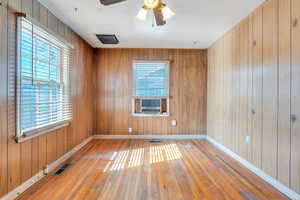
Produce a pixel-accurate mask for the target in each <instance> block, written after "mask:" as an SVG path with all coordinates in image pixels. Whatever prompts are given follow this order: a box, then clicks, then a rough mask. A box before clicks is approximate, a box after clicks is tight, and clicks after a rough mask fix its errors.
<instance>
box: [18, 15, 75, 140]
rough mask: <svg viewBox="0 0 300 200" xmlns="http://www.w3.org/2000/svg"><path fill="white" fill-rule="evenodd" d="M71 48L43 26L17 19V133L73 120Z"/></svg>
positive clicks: (25, 132) (26, 132)
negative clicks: (70, 80) (70, 78)
mask: <svg viewBox="0 0 300 200" xmlns="http://www.w3.org/2000/svg"><path fill="white" fill-rule="evenodd" d="M71 52H72V48H71V46H70V45H68V44H67V43H66V42H64V41H63V40H61V39H58V38H57V37H56V36H54V34H51V33H49V32H48V31H47V30H46V29H44V28H42V27H40V26H38V25H36V24H34V23H33V22H31V21H30V20H28V19H25V18H23V17H20V18H18V67H17V121H18V123H17V124H18V127H17V136H26V135H30V134H34V133H36V132H39V131H42V130H44V129H49V128H53V127H55V126H59V125H62V124H66V123H68V121H70V120H71V119H72V104H71V99H70V85H69V71H70V60H71Z"/></svg>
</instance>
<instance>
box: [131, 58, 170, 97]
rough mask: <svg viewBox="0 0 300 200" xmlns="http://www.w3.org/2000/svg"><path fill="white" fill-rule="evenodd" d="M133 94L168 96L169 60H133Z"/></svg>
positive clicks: (137, 95) (140, 95)
mask: <svg viewBox="0 0 300 200" xmlns="http://www.w3.org/2000/svg"><path fill="white" fill-rule="evenodd" d="M133 93H134V96H136V97H167V96H169V62H151V61H149V62H147V61H142V62H135V63H134V91H133Z"/></svg>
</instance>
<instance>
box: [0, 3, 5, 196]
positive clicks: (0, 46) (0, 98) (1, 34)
mask: <svg viewBox="0 0 300 200" xmlns="http://www.w3.org/2000/svg"><path fill="white" fill-rule="evenodd" d="M6 5H7V1H2V6H0V71H1V73H0V196H1V195H3V194H5V193H6V192H7V76H6V74H7V29H6V27H7V7H6Z"/></svg>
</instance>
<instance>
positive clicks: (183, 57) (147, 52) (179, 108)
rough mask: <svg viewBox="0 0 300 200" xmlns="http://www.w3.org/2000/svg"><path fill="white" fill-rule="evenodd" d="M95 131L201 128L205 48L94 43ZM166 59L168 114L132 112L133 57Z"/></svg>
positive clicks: (138, 132) (160, 131)
mask: <svg viewBox="0 0 300 200" xmlns="http://www.w3.org/2000/svg"><path fill="white" fill-rule="evenodd" d="M94 59H95V60H94V63H95V66H96V67H97V73H96V81H97V82H96V86H95V87H96V93H95V95H96V98H95V101H96V102H95V105H96V107H95V112H96V113H95V127H94V130H95V131H94V132H95V133H96V134H104V135H106V134H107V135H128V134H129V133H128V128H129V127H131V128H133V132H132V133H131V134H133V135H156V134H157V135H167V134H171V135H172V134H173V135H178V134H205V133H206V83H207V78H206V76H207V75H206V71H207V66H206V65H207V64H206V59H207V52H206V50H176V49H173V50H168V49H99V50H97V51H96V52H95V57H94ZM160 59H161V60H171V65H170V96H171V98H170V113H171V115H170V117H133V116H132V108H131V106H132V63H133V60H160ZM173 119H175V120H177V123H178V124H177V126H175V127H173V126H171V120H173Z"/></svg>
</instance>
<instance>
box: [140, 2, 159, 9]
mask: <svg viewBox="0 0 300 200" xmlns="http://www.w3.org/2000/svg"><path fill="white" fill-rule="evenodd" d="M159 4H160V0H144V5H145V6H146V8H151V9H153V8H156V7H157V6H159Z"/></svg>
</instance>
